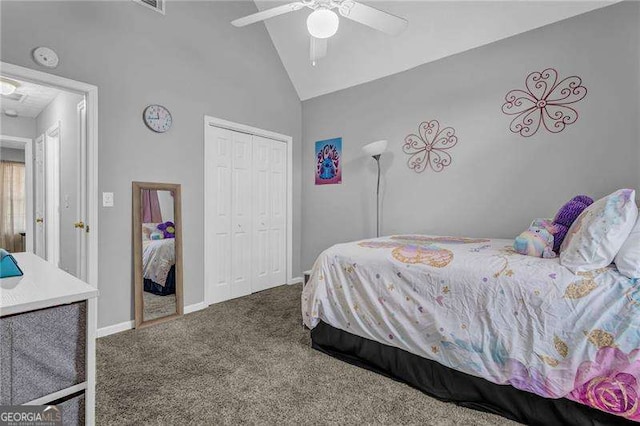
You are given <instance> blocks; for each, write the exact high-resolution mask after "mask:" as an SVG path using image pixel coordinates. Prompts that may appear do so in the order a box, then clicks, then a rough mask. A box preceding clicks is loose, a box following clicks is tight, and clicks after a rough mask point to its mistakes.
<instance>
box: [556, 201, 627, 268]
mask: <svg viewBox="0 0 640 426" xmlns="http://www.w3.org/2000/svg"><path fill="white" fill-rule="evenodd" d="M635 195H636V191H634V190H633V189H619V190H617V191H616V192H614V193H612V194H610V195H607V196H606V197H604V198H601V199H600V200H598V201H596V202H595V203H593V204H591V205H590V206H589V207H587V208H586V209H585V210H584V211H583V212H582V213H581V214H580V216H578V218H577V219H576V221H575V222H573V224H572V225H571V228H569V232H568V233H567V237H566V238H565V239H564V241H563V242H562V246H561V247H560V264H561V265H563V266H566V267H567V268H569V270H571V271H572V272H573V273H577V272H588V271H592V270H595V269H598V268H604V267H605V266H608V265H609V264H611V262H613V259H614V258H615V256H616V254H618V251H619V250H620V247H622V244H624V242H625V240H626V239H627V237H628V236H629V234H630V233H631V229H632V228H633V226H634V225H635V223H636V219H637V218H638V207H637V206H636V202H635Z"/></svg>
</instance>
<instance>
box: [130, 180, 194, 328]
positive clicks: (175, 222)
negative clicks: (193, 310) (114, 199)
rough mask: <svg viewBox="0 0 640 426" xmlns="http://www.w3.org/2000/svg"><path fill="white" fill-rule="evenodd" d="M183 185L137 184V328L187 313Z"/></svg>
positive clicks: (134, 219) (135, 231)
mask: <svg viewBox="0 0 640 426" xmlns="http://www.w3.org/2000/svg"><path fill="white" fill-rule="evenodd" d="M180 198H181V197H180V185H176V184H162V183H150V182H134V183H133V229H134V233H133V253H134V256H135V257H134V267H135V268H134V269H135V271H134V273H135V276H134V284H135V322H136V327H143V326H146V325H150V324H154V323H158V322H161V321H166V320H168V319H172V318H175V317H177V316H179V315H182V313H183V302H182V220H181V207H180Z"/></svg>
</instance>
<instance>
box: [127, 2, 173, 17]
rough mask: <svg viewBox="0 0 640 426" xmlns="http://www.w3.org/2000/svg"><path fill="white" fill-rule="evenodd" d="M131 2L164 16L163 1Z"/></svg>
mask: <svg viewBox="0 0 640 426" xmlns="http://www.w3.org/2000/svg"><path fill="white" fill-rule="evenodd" d="M133 1H135V2H136V3H138V4H141V5H143V6H146V7H148V8H149V9H153V10H155V11H156V12H160V13H162V14H163V15H164V3H165V0H133Z"/></svg>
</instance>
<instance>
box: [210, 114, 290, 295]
mask: <svg viewBox="0 0 640 426" xmlns="http://www.w3.org/2000/svg"><path fill="white" fill-rule="evenodd" d="M286 148H287V146H286V144H285V143H284V142H280V141H276V140H271V139H267V138H263V137H260V136H254V135H250V134H247V133H241V132H235V131H232V130H227V129H223V128H218V127H213V126H208V129H207V135H206V138H205V157H206V158H205V180H206V185H205V187H206V192H207V193H206V201H205V203H206V208H205V215H206V216H207V217H205V222H206V223H207V224H209V225H210V226H209V227H208V228H207V229H209V231H208V234H209V235H207V236H206V238H207V239H208V241H207V242H206V243H205V244H209V247H210V248H211V249H210V250H205V256H207V257H210V258H208V259H205V263H206V264H207V265H210V268H211V269H209V271H210V273H209V274H207V273H205V276H206V277H207V280H208V282H207V283H206V285H207V286H208V293H209V295H210V297H209V301H210V302H211V303H215V302H219V301H223V300H227V299H231V298H235V297H240V296H244V295H247V294H250V293H253V292H256V291H261V290H265V289H267V288H271V287H275V286H278V285H281V284H285V283H286V272H285V271H286V223H287V220H286V202H287V201H286V200H287V198H286V185H287V183H286V182H287V180H286V159H287V149H286Z"/></svg>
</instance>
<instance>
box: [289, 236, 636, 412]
mask: <svg viewBox="0 0 640 426" xmlns="http://www.w3.org/2000/svg"><path fill="white" fill-rule="evenodd" d="M512 244H513V241H512V240H495V239H494V240H488V239H466V238H452V237H429V236H422V235H413V236H394V237H387V238H380V239H375V240H367V241H360V242H355V243H349V244H339V245H336V246H334V247H331V248H329V249H328V250H326V251H325V252H324V253H322V254H321V255H320V256H319V257H318V259H317V261H316V263H315V266H314V268H313V271H312V274H311V278H310V280H309V282H308V284H307V285H306V286H305V288H304V291H303V294H302V315H303V319H304V323H305V324H306V325H307V326H308V327H310V328H313V327H315V326H316V325H317V324H318V322H319V321H324V322H326V323H328V324H330V325H332V326H334V327H337V328H339V329H342V330H345V331H347V332H349V333H352V334H355V335H358V336H360V337H364V338H367V339H371V340H375V341H378V342H381V343H384V344H386V345H390V346H395V347H398V348H401V349H404V350H406V351H408V352H411V353H414V354H416V355H419V356H421V357H424V358H428V359H432V360H435V361H438V362H439V363H441V364H443V365H445V366H447V367H451V368H454V369H456V370H459V371H462V372H465V373H468V374H472V375H474V376H478V377H483V378H485V379H487V380H489V381H491V382H494V383H498V384H511V385H512V386H514V387H517V388H519V389H523V390H526V391H529V392H533V393H536V394H538V395H541V396H544V397H548V398H559V397H567V398H570V399H573V400H576V401H578V402H581V403H583V404H586V405H590V406H592V407H595V408H598V409H600V410H603V411H607V412H610V413H613V414H618V415H621V416H624V417H628V418H631V419H634V420H636V421H638V420H639V419H640V389H639V386H638V384H639V383H640V349H639V348H640V308H639V306H640V289H639V287H640V285H639V284H636V281H634V280H630V279H628V278H626V277H624V276H622V275H621V274H619V273H618V272H617V270H616V269H615V267H614V266H610V267H608V268H603V269H600V270H597V271H593V272H589V273H581V274H578V275H574V274H573V273H571V272H570V271H569V270H568V269H567V268H565V267H563V266H561V265H560V264H559V262H558V260H557V259H541V258H535V257H530V256H523V255H520V254H518V253H516V252H514V251H513V249H512V248H511V247H512Z"/></svg>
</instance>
